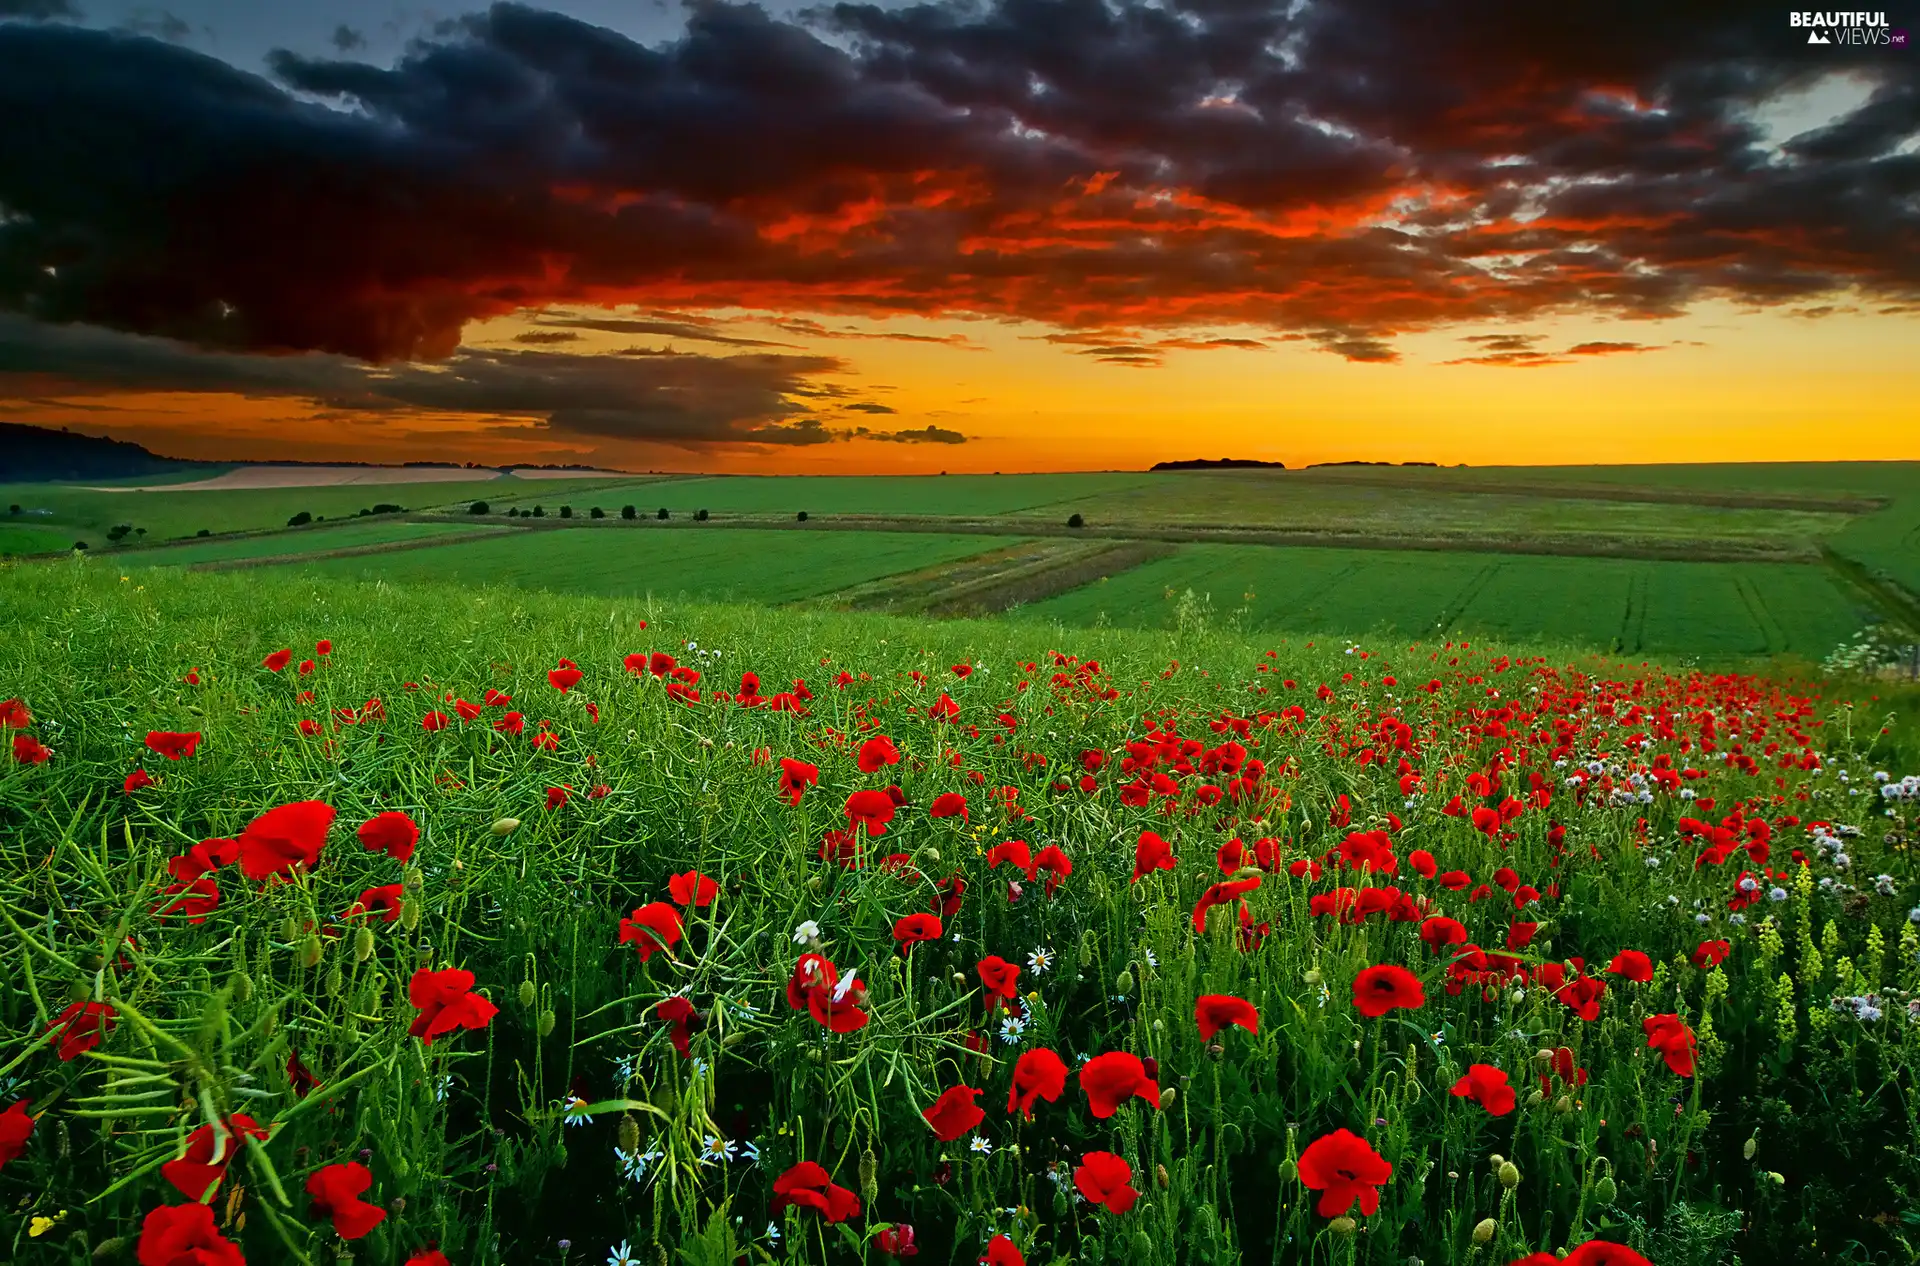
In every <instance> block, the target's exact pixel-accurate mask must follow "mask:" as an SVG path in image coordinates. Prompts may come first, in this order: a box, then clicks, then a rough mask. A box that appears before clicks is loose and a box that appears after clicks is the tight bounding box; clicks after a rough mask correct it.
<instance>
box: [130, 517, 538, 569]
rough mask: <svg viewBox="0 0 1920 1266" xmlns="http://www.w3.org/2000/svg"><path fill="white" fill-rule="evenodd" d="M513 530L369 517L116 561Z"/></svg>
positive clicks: (227, 558)
mask: <svg viewBox="0 0 1920 1266" xmlns="http://www.w3.org/2000/svg"><path fill="white" fill-rule="evenodd" d="M509 530H510V529H508V528H505V527H501V526H499V525H497V524H487V523H457V522H453V523H414V522H408V521H392V520H387V519H384V518H369V519H361V520H356V521H350V522H346V523H342V524H339V525H338V526H334V525H331V524H328V525H323V526H320V527H305V528H293V529H289V530H287V531H284V532H269V533H266V534H265V535H262V536H248V537H239V538H236V539H232V540H207V541H197V542H190V543H188V544H185V545H163V546H160V547H158V548H155V549H145V550H140V551H139V552H137V553H131V554H124V555H121V556H119V557H118V558H117V560H116V561H118V562H120V563H121V564H123V565H126V566H140V567H191V566H197V565H199V564H203V563H232V562H244V561H250V560H253V559H258V558H279V557H282V556H285V555H299V554H318V553H322V552H325V551H328V550H341V549H357V548H360V547H362V546H368V545H390V544H398V543H404V542H431V541H432V540H433V539H434V538H436V537H442V536H449V535H453V534H457V533H474V534H485V533H494V532H506V531H509Z"/></svg>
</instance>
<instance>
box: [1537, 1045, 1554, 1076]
mask: <svg viewBox="0 0 1920 1266" xmlns="http://www.w3.org/2000/svg"><path fill="white" fill-rule="evenodd" d="M1533 1066H1534V1067H1535V1068H1538V1069H1539V1070H1540V1072H1541V1073H1542V1074H1543V1075H1544V1074H1546V1073H1549V1072H1551V1071H1553V1052H1552V1051H1549V1050H1538V1051H1535V1052H1534V1053H1533Z"/></svg>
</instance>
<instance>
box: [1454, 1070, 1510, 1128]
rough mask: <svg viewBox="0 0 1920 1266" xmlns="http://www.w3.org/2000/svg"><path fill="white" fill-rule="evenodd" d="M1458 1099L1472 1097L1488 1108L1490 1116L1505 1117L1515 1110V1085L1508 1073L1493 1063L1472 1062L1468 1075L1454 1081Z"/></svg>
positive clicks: (1455, 1094) (1455, 1095) (1455, 1096)
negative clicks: (1509, 1082)
mask: <svg viewBox="0 0 1920 1266" xmlns="http://www.w3.org/2000/svg"><path fill="white" fill-rule="evenodd" d="M1452 1093H1453V1096H1454V1098H1456V1099H1471V1100H1473V1101H1474V1102H1475V1103H1477V1104H1479V1105H1480V1106H1481V1107H1483V1108H1485V1109H1486V1110H1487V1114H1488V1115H1489V1116H1496V1117H1503V1116H1506V1115H1507V1114H1508V1113H1509V1112H1512V1111H1513V1087H1512V1086H1510V1085H1508V1084H1507V1074H1506V1073H1505V1072H1504V1071H1502V1070H1501V1069H1498V1068H1495V1067H1494V1066H1493V1065H1491V1064H1472V1065H1469V1066H1468V1068H1467V1074H1466V1076H1464V1077H1462V1078H1461V1079H1460V1080H1459V1081H1456V1082H1454V1083H1453V1092H1452Z"/></svg>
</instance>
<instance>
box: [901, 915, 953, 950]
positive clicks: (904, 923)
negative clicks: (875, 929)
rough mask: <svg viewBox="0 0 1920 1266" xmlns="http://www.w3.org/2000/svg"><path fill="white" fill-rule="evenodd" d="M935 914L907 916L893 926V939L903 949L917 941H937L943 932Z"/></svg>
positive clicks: (938, 918) (938, 917) (943, 928)
mask: <svg viewBox="0 0 1920 1266" xmlns="http://www.w3.org/2000/svg"><path fill="white" fill-rule="evenodd" d="M945 930H946V929H945V927H944V925H942V924H941V922H940V916H939V915H937V914H909V915H907V916H906V917H905V918H903V919H900V920H898V921H896V922H895V923H894V925H893V939H894V940H896V941H898V942H899V943H900V946H901V948H903V949H904V948H905V947H907V946H909V945H912V944H914V943H915V942H917V941H937V940H939V939H940V937H941V935H942V934H943V933H944V932H945Z"/></svg>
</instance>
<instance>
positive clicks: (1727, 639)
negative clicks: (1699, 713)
mask: <svg viewBox="0 0 1920 1266" xmlns="http://www.w3.org/2000/svg"><path fill="white" fill-rule="evenodd" d="M1189 592H1191V594H1192V595H1193V597H1192V598H1189V599H1186V600H1185V602H1184V604H1183V601H1182V599H1183V595H1186V594H1188V593H1189ZM1183 612H1184V615H1183ZM1024 614H1026V615H1029V616H1034V617H1039V618H1044V619H1051V620H1058V621H1060V622H1062V623H1064V624H1069V625H1085V624H1092V623H1110V624H1116V625H1126V626H1131V627H1139V628H1172V627H1176V626H1177V625H1178V624H1179V622H1180V621H1181V620H1182V619H1183V618H1184V619H1187V620H1189V621H1193V620H1200V619H1210V618H1219V619H1223V620H1225V619H1230V620H1232V621H1233V622H1234V623H1236V624H1237V625H1238V626H1240V627H1244V628H1248V629H1262V630H1266V629H1272V630H1292V631H1300V632H1313V631H1323V630H1326V629H1344V630H1349V631H1351V632H1353V633H1356V634H1357V633H1360V632H1363V631H1386V630H1391V631H1394V632H1396V633H1399V634H1404V635H1410V636H1416V637H1431V636H1435V635H1444V634H1452V635H1455V636H1459V635H1462V634H1465V635H1469V636H1472V635H1485V634H1493V635H1498V636H1502V637H1508V638H1527V639H1539V638H1544V639H1548V640H1552V641H1565V642H1572V643H1584V644H1588V645H1599V646H1601V647H1604V648H1607V649H1612V650H1616V651H1621V652H1627V653H1634V654H1638V653H1642V652H1646V653H1653V654H1686V655H1701V656H1709V657H1711V656H1716V655H1717V656H1731V657H1739V656H1747V655H1756V656H1757V655H1768V654H1781V653H1794V654H1798V655H1801V656H1803V657H1810V658H1814V659H1817V658H1819V657H1820V656H1821V655H1824V654H1825V653H1826V652H1827V651H1829V650H1831V649H1832V648H1833V647H1834V646H1835V645H1836V644H1837V643H1839V642H1840V641H1842V640H1843V639H1845V638H1846V637H1848V636H1850V635H1851V634H1853V633H1854V632H1855V631H1857V630H1858V629H1859V627H1860V625H1861V623H1862V621H1863V619H1865V618H1866V616H1865V615H1864V614H1863V612H1862V611H1861V610H1860V600H1859V599H1858V597H1857V596H1855V595H1853V594H1851V593H1849V592H1847V591H1846V590H1843V589H1842V588H1840V587H1839V586H1838V585H1836V584H1835V583H1834V581H1833V579H1832V578H1831V576H1830V575H1829V574H1828V573H1827V571H1826V570H1825V569H1824V568H1821V567H1817V566H1810V565H1795V564H1776V563H1768V564H1762V563H1675V562H1648V561H1639V560H1625V559H1604V558H1551V557H1527V556H1513V555H1505V556H1503V555H1493V554H1461V553H1445V552H1416V551H1411V550H1408V551H1384V550H1337V549H1289V548H1281V547H1262V546H1245V545H1192V546H1185V547H1183V548H1181V549H1180V550H1179V551H1178V552H1177V553H1174V554H1172V555H1169V556H1168V557H1165V558H1161V559H1158V560H1155V561H1153V562H1150V563H1146V564H1144V565H1142V566H1140V567H1137V568H1134V569H1132V570H1130V571H1124V572H1121V573H1119V574H1117V575H1114V576H1112V577H1110V578H1108V579H1106V580H1104V581H1095V582H1094V583H1092V584H1089V585H1087V586H1085V587H1083V588H1080V589H1076V590H1073V591H1071V592H1069V593H1065V594H1061V595H1059V596H1057V597H1054V598H1050V599H1047V600H1045V601H1043V602H1038V603H1035V604H1033V605H1032V606H1030V607H1027V608H1025V609H1024Z"/></svg>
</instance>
